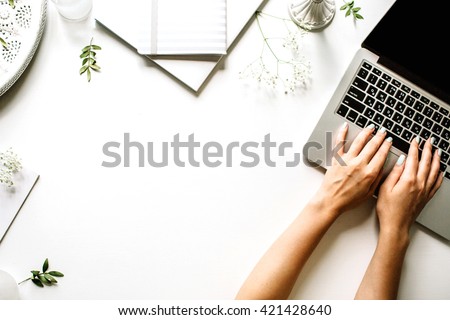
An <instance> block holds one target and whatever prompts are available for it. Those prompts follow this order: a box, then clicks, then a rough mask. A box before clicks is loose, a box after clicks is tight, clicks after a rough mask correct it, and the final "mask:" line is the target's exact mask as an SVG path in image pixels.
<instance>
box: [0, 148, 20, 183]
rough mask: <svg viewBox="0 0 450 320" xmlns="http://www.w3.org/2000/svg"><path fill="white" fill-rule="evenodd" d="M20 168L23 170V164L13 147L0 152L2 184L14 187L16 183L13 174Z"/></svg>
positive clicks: (0, 181)
mask: <svg viewBox="0 0 450 320" xmlns="http://www.w3.org/2000/svg"><path fill="white" fill-rule="evenodd" d="M20 170H22V164H21V162H20V159H19V157H18V155H17V154H15V153H14V152H13V151H12V149H8V150H7V151H6V152H0V184H5V185H7V186H8V187H12V186H13V185H14V181H13V175H14V173H16V172H19V171H20Z"/></svg>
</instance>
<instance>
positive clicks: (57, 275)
mask: <svg viewBox="0 0 450 320" xmlns="http://www.w3.org/2000/svg"><path fill="white" fill-rule="evenodd" d="M48 274H50V275H52V276H54V277H64V275H63V274H62V273H61V272H59V271H50V272H49V273H48Z"/></svg>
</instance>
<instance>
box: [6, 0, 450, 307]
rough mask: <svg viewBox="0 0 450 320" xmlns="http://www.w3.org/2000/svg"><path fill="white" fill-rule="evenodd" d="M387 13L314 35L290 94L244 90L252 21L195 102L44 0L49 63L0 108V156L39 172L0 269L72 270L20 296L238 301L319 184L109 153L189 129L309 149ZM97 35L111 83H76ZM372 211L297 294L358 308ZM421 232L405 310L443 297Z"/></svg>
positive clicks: (403, 292)
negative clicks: (301, 80)
mask: <svg viewBox="0 0 450 320" xmlns="http://www.w3.org/2000/svg"><path fill="white" fill-rule="evenodd" d="M97 1H100V0H97ZM95 2H96V1H94V10H95ZM392 3H393V1H392V0H378V1H368V0H360V1H357V4H358V5H361V6H362V8H363V9H362V10H361V14H362V15H363V16H364V18H365V19H364V20H363V21H358V22H356V23H354V22H353V21H352V18H350V17H349V18H345V17H344V13H343V12H341V11H339V10H338V11H337V13H336V16H335V18H334V20H333V22H332V23H331V25H330V26H329V27H328V28H326V29H325V30H323V31H322V32H318V33H311V34H309V35H307V36H306V37H305V39H304V42H305V55H307V56H308V57H309V59H310V61H311V64H312V76H311V81H310V83H309V85H308V87H307V88H306V89H300V90H298V91H297V92H296V93H295V94H288V95H285V94H284V93H283V92H282V90H280V91H273V90H271V89H267V88H258V87H257V86H255V85H254V84H253V83H250V84H248V83H247V82H245V81H242V80H240V79H239V72H240V71H242V70H243V69H244V68H245V67H246V66H247V65H248V64H249V63H250V62H251V61H253V60H254V59H256V58H257V57H258V56H259V53H260V49H261V46H262V39H261V36H260V33H259V31H258V28H257V27H256V24H255V23H253V24H252V25H251V27H250V28H249V30H247V31H246V33H245V34H244V35H243V37H242V38H241V39H240V41H239V43H238V45H237V46H236V47H235V48H234V50H233V51H232V52H230V54H229V57H228V58H227V60H226V65H225V66H224V69H223V70H219V71H218V72H217V73H216V74H215V75H214V77H213V78H212V79H211V81H210V82H209V83H208V85H207V86H206V88H205V89H204V91H203V92H202V93H201V94H200V95H199V96H196V95H194V94H192V93H191V92H190V91H188V90H187V89H186V88H184V87H183V86H181V85H180V84H179V83H177V82H176V81H175V80H174V79H171V78H170V77H168V76H167V75H166V74H165V73H164V72H162V71H160V70H159V69H157V68H156V67H153V66H152V64H151V63H150V62H149V61H148V60H147V59H145V58H143V57H140V56H139V55H138V54H136V53H135V52H134V51H133V50H132V49H131V48H130V47H127V46H126V45H124V44H123V43H122V42H120V41H119V40H117V38H113V37H112V36H111V34H110V33H108V32H106V31H105V30H104V29H103V28H102V27H100V26H97V25H96V24H95V22H94V20H93V17H92V16H91V17H90V18H89V19H88V20H86V21H84V22H79V23H73V22H68V21H65V20H63V19H62V18H61V17H60V16H59V15H58V14H57V12H56V10H55V8H54V6H53V3H51V2H49V12H48V22H47V26H46V30H45V33H44V37H43V39H42V42H41V45H40V49H39V51H38V52H37V54H36V56H35V57H34V59H33V62H32V64H31V65H30V66H29V68H28V69H27V71H26V72H25V74H24V75H23V76H22V77H21V78H20V79H19V81H18V82H17V83H16V84H15V85H14V86H13V88H11V89H10V90H9V91H8V92H7V93H6V94H5V95H4V96H2V97H0V147H1V149H6V148H7V147H9V146H12V147H14V149H15V150H16V151H17V152H18V153H19V154H20V155H21V157H22V159H23V163H24V165H25V166H26V167H28V168H30V169H33V170H35V171H37V172H38V173H39V174H40V175H41V178H40V180H39V182H38V183H37V185H36V187H35V188H34V190H33V192H32V194H31V196H30V197H29V199H28V200H27V202H26V203H25V205H24V207H23V209H22V210H21V212H20V213H19V215H18V216H17V219H16V221H15V222H14V224H13V225H12V227H11V229H10V230H9V232H8V234H7V235H6V237H5V239H4V241H3V242H2V243H1V244H0V269H2V270H6V271H8V272H9V273H11V274H12V275H13V276H14V277H15V278H16V279H17V280H18V281H19V280H22V279H24V278H27V277H28V276H29V271H30V270H32V269H37V268H40V266H41V265H42V262H43V261H44V259H45V258H49V260H50V267H51V269H56V270H59V271H61V272H63V273H65V275H66V277H65V278H62V279H61V281H60V284H59V285H58V286H57V287H53V288H45V289H40V288H37V287H35V286H34V285H33V284H31V283H29V282H28V283H25V284H23V285H21V287H20V293H21V297H22V298H23V299H231V298H233V297H234V295H235V294H236V293H237V291H238V289H239V287H240V285H241V284H242V282H243V281H244V279H245V278H246V276H247V275H248V273H249V272H250V271H251V269H252V268H253V266H254V265H255V264H256V262H257V261H258V259H259V258H260V256H261V255H262V254H263V253H264V252H265V250H266V249H267V248H268V246H269V245H270V244H271V243H272V242H273V241H274V240H275V239H276V237H277V236H278V235H279V234H280V233H281V232H282V231H283V230H284V228H285V227H286V226H287V225H288V224H289V223H290V222H291V221H292V220H293V219H294V217H295V216H296V215H297V214H298V213H299V211H300V210H301V209H302V207H303V206H304V205H305V203H306V202H307V201H308V199H309V198H310V196H311V195H312V194H313V193H314V192H315V190H316V189H317V188H318V186H319V185H320V183H321V181H322V177H323V174H322V172H320V171H318V170H315V169H311V168H308V167H306V166H304V165H303V164H302V165H300V166H298V167H296V168H285V167H283V166H281V165H280V166H278V167H277V168H268V167H266V166H265V165H261V166H259V167H257V168H254V169H244V168H239V167H237V166H235V167H233V168H225V167H221V168H215V169H210V168H206V167H201V168H192V167H187V168H177V167H176V166H175V165H171V166H169V167H168V168H164V169H155V168H150V167H146V168H136V167H134V168H116V169H106V168H103V167H101V163H102V161H104V160H105V157H104V155H103V153H102V146H103V144H104V143H106V142H108V141H119V142H120V141H123V140H122V139H123V134H124V133H125V132H129V133H130V134H131V137H132V139H134V140H137V141H140V142H143V143H145V142H147V141H154V142H155V143H156V145H160V144H159V143H161V142H163V141H171V140H172V138H173V136H174V135H175V134H177V133H180V135H181V137H183V138H184V139H186V138H187V136H188V135H189V134H191V133H195V136H196V139H197V141H199V142H201V143H203V144H204V143H206V142H209V141H219V142H222V143H224V144H228V143H230V142H232V141H239V142H241V143H244V142H247V141H257V142H261V141H262V139H263V137H264V135H266V134H267V133H270V134H271V136H272V140H273V141H277V142H278V143H281V142H284V141H290V142H293V143H294V146H296V148H297V150H298V151H300V150H301V148H302V146H303V144H304V143H305V141H306V140H307V138H308V137H309V134H310V133H311V131H312V129H313V128H314V124H315V123H316V121H317V120H318V119H319V117H320V115H321V113H322V111H323V109H324V108H325V106H326V103H327V102H328V99H329V98H330V97H331V94H332V92H333V90H334V88H335V87H336V86H337V83H338V81H339V80H340V77H341V76H342V75H343V73H344V71H345V68H346V66H347V64H348V63H349V62H350V60H351V58H352V55H353V54H354V52H355V51H356V50H357V49H358V48H359V46H360V43H361V42H362V41H363V39H364V38H365V36H366V35H367V34H368V33H369V32H370V30H371V29H372V28H373V26H374V25H375V24H376V22H378V21H379V20H380V18H381V17H382V15H383V14H384V13H385V12H386V11H387V9H388V8H389V6H390V5H391V4H392ZM130 5H131V4H130ZM340 6H341V2H340V1H338V2H337V7H338V8H339V7H340ZM264 11H266V12H268V13H273V14H277V15H284V16H286V1H280V0H270V1H269V3H268V4H267V5H266V7H265V9H264ZM405 18H407V17H405ZM271 23H276V22H271V21H268V23H267V24H266V25H268V26H269V27H270V24H271ZM92 36H93V37H94V42H95V43H96V44H98V45H101V46H102V47H103V49H104V50H102V51H101V52H99V54H98V64H99V65H100V66H101V67H102V68H103V71H102V72H101V73H100V74H93V79H92V81H91V83H88V82H87V81H86V78H85V76H79V75H78V69H79V68H80V66H81V64H80V63H81V61H80V59H79V58H78V55H79V54H80V50H81V48H82V47H83V46H84V45H86V44H87V43H89V41H90V39H91V37H92ZM373 205H374V202H373V201H369V202H368V203H367V204H364V205H362V206H361V207H360V208H358V209H356V210H354V211H352V212H349V213H348V214H346V215H344V216H342V217H341V218H340V219H339V220H338V221H337V222H336V224H335V225H334V226H333V227H332V229H331V230H330V231H329V233H328V234H327V235H326V236H325V238H324V239H323V241H322V242H321V244H320V245H319V247H318V248H317V250H316V252H315V253H314V255H313V256H312V258H311V260H310V261H309V262H308V264H307V266H306V268H305V270H304V271H303V273H302V274H301V276H300V278H299V281H298V283H297V286H296V287H295V289H294V291H293V293H292V298H295V299H297V298H298V299H352V298H353V295H354V293H355V292H356V289H357V287H358V285H359V281H360V280H361V278H362V276H363V273H364V271H365V268H366V266H367V264H368V262H369V260H370V258H371V255H372V253H373V250H374V248H375V244H376V236H377V226H376V218H375V214H374V212H373ZM412 233H413V237H412V242H411V245H410V249H409V251H408V255H407V257H406V263H405V267H404V271H403V276H402V282H401V287H400V293H399V298H402V299H449V298H450V290H449V289H448V288H449V284H450V273H449V272H448V270H449V266H450V250H449V244H448V242H444V241H443V240H441V239H440V238H438V237H436V236H434V235H433V234H431V233H430V232H428V231H426V230H424V229H423V228H421V227H419V226H415V227H414V228H413V231H412Z"/></svg>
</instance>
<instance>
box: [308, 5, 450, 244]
mask: <svg viewBox="0 0 450 320" xmlns="http://www.w3.org/2000/svg"><path fill="white" fill-rule="evenodd" d="M424 14H425V15H426V13H425V12H424V8H423V7H422V6H421V5H416V4H415V1H410V0H397V1H396V2H395V3H394V4H393V5H392V7H391V8H390V9H389V10H388V12H387V13H386V14H385V16H384V17H383V18H382V19H381V20H380V22H379V23H378V24H377V25H376V26H375V28H374V29H373V30H372V32H371V33H370V34H369V35H368V36H367V38H366V39H365V40H364V42H363V43H362V47H361V48H360V49H359V51H358V52H357V53H356V55H355V57H354V59H353V60H352V62H351V64H350V65H349V67H348V69H347V71H346V72H345V75H344V77H343V78H342V80H341V82H340V83H339V85H338V87H337V89H336V91H335V93H334V94H333V96H332V98H331V100H330V102H329V104H328V106H327V107H326V109H325V111H324V113H323V115H322V117H321V119H320V120H319V122H318V123H317V125H316V127H315V129H314V130H313V132H312V134H311V136H310V138H309V140H308V143H309V145H315V146H324V147H323V148H319V147H317V148H305V154H304V156H305V157H306V158H307V159H308V160H309V161H311V162H314V163H317V164H318V165H320V166H322V167H325V168H326V167H327V164H329V160H330V155H329V154H328V155H327V152H326V151H327V149H328V150H329V149H330V148H327V147H325V146H329V145H330V141H329V140H330V133H332V135H334V134H335V133H336V132H337V131H338V130H339V128H340V127H341V126H342V124H343V123H344V122H348V123H349V125H350V128H349V134H348V136H347V139H348V142H347V144H346V148H348V146H349V145H350V144H351V142H352V141H353V139H354V138H355V137H356V135H357V134H358V133H359V132H360V131H361V130H362V128H365V127H367V126H368V125H370V124H374V125H375V127H376V129H377V130H378V129H379V128H380V127H384V128H386V129H387V130H388V136H390V137H392V138H393V148H392V150H391V154H390V155H389V158H388V161H387V165H386V166H385V172H384V173H385V174H387V173H388V172H389V171H390V170H391V169H392V167H393V166H394V164H395V162H396V161H397V158H398V157H399V156H400V155H401V154H406V153H407V152H408V149H409V144H410V141H411V140H412V139H413V138H415V137H416V136H420V137H421V138H422V144H421V146H420V147H421V148H423V143H424V142H425V141H426V140H427V139H428V138H429V137H435V139H436V140H435V147H438V148H441V149H442V151H443V153H442V157H441V170H442V171H444V172H445V173H444V175H445V178H444V182H443V185H442V187H441V189H440V190H439V191H438V193H437V194H436V196H435V197H434V198H433V200H431V201H430V203H429V204H428V205H427V206H426V208H425V209H424V210H423V212H422V213H421V215H420V216H419V217H418V219H417V222H419V223H420V224H422V225H423V226H425V227H427V228H428V229H430V230H432V231H433V232H434V233H436V234H438V235H440V236H441V237H443V238H445V239H447V240H450V106H449V105H450V67H449V66H450V62H449V58H450V54H449V52H448V50H447V49H445V48H444V47H445V46H446V43H447V42H448V41H447V40H445V39H448V37H447V36H446V33H447V32H448V25H447V20H448V17H447V16H446V11H445V10H440V9H438V8H437V9H436V10H433V14H431V15H428V16H427V17H424ZM424 19H425V20H426V21H425V20H424Z"/></svg>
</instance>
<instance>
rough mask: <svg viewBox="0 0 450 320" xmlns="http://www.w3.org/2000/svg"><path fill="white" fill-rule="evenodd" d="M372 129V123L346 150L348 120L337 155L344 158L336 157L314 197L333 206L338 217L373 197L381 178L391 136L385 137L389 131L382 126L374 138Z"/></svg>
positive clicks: (341, 133) (342, 132)
mask: <svg viewBox="0 0 450 320" xmlns="http://www.w3.org/2000/svg"><path fill="white" fill-rule="evenodd" d="M373 131H374V126H373V125H371V126H368V127H367V128H365V129H364V130H362V131H361V132H360V133H359V134H358V136H357V137H356V139H355V140H354V141H353V143H352V145H351V147H350V149H349V150H348V152H346V153H345V152H344V143H345V138H346V136H347V132H348V124H347V123H346V124H345V125H344V126H343V127H342V129H341V130H340V132H339V134H338V137H337V141H336V146H338V147H339V146H340V148H339V149H338V151H337V155H338V156H339V157H340V158H341V159H339V160H341V161H338V159H336V157H333V162H332V166H331V168H329V169H328V171H327V173H326V175H325V178H324V181H323V183H322V185H321V187H320V188H319V190H318V192H317V194H316V195H315V197H314V198H313V202H318V203H322V204H325V205H326V206H327V207H328V208H331V212H332V213H333V214H334V215H336V217H337V216H338V215H340V214H341V213H342V212H344V211H346V210H348V209H351V208H353V207H356V206H357V205H358V204H359V203H361V202H363V201H364V200H365V199H367V198H369V197H371V196H372V195H373V193H374V191H375V189H376V187H377V185H378V184H379V182H380V180H381V178H382V171H383V170H382V169H383V165H384V163H385V161H386V158H387V156H388V154H389V150H390V148H391V146H392V139H391V138H387V139H386V130H385V129H383V128H381V129H380V130H379V131H378V133H377V134H376V135H375V136H373V137H372V138H371V136H372V134H373Z"/></svg>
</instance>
